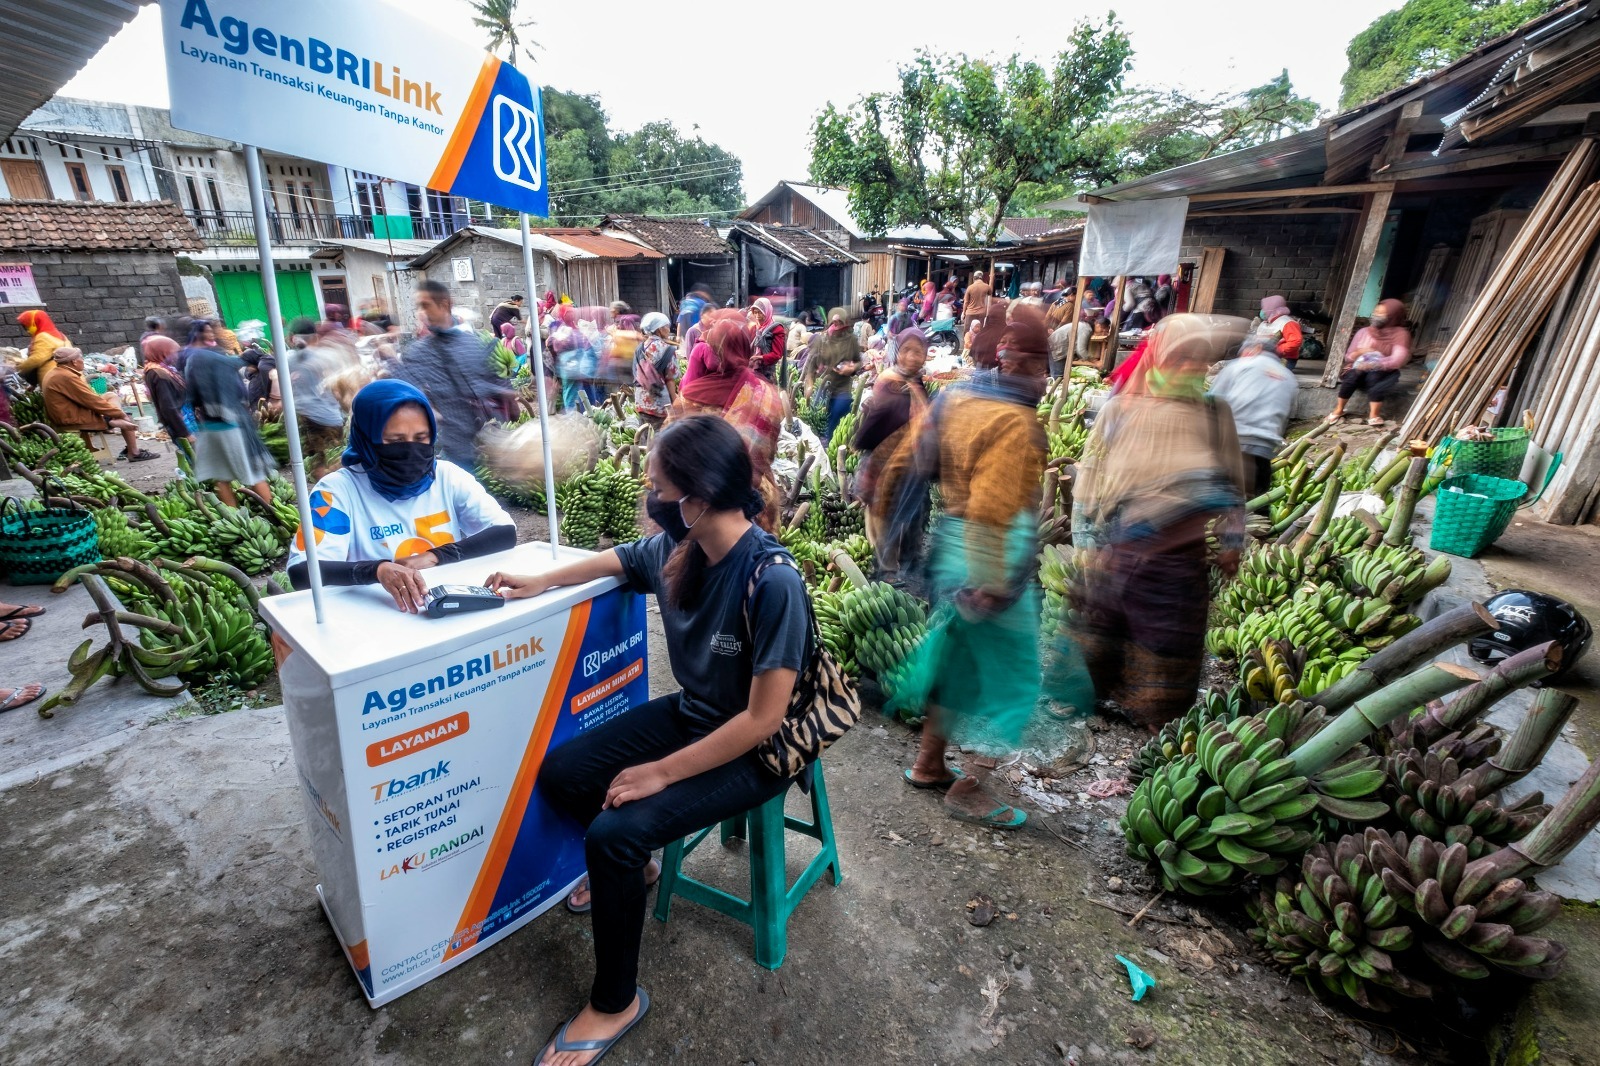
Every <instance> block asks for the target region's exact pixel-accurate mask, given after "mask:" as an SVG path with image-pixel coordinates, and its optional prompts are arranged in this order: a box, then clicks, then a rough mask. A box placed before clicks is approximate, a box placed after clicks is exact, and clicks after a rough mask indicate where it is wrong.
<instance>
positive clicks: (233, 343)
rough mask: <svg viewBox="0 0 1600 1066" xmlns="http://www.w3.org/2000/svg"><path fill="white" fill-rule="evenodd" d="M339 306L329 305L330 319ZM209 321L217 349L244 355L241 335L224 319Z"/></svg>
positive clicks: (211, 319) (231, 353)
mask: <svg viewBox="0 0 1600 1066" xmlns="http://www.w3.org/2000/svg"><path fill="white" fill-rule="evenodd" d="M338 306H339V305H338V304H329V305H328V311H329V317H332V312H333V309H334V308H336V307H338ZM341 310H342V308H341ZM345 317H346V320H348V318H349V314H348V313H346V316H345ZM207 321H208V322H210V323H211V332H212V335H213V336H215V337H216V338H217V347H218V348H221V349H222V350H223V351H224V352H226V353H227V354H229V355H243V354H244V344H243V342H241V341H240V340H239V335H238V334H237V333H235V332H234V331H233V330H231V329H229V328H228V327H227V326H226V325H224V324H223V321H222V319H220V318H216V317H212V318H210V319H207Z"/></svg>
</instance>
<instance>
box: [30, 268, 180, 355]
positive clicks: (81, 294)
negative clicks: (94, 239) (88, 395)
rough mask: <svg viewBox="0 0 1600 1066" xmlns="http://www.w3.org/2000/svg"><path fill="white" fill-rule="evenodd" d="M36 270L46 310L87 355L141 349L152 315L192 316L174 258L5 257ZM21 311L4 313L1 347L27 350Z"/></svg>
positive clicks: (34, 272)
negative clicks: (136, 346) (146, 322)
mask: <svg viewBox="0 0 1600 1066" xmlns="http://www.w3.org/2000/svg"><path fill="white" fill-rule="evenodd" d="M0 258H4V259H7V260H9V261H12V262H26V263H31V264H32V265H33V278H34V282H35V283H36V284H37V285H38V287H39V298H40V299H42V300H43V301H44V302H45V308H44V309H45V310H46V311H48V312H49V314H50V318H51V320H52V321H53V322H55V324H56V326H57V327H58V328H59V329H60V330H61V332H63V333H65V334H66V335H67V339H68V340H70V341H71V342H72V343H73V344H75V345H77V346H78V347H79V348H82V349H83V350H84V351H86V352H91V353H92V352H104V351H110V350H113V349H117V348H123V347H126V346H128V345H130V344H137V343H138V341H139V337H140V335H141V334H143V333H144V320H145V319H146V318H147V317H149V316H150V315H159V316H162V317H166V316H169V315H185V314H188V313H189V311H188V300H187V297H186V296H185V295H184V289H183V278H182V276H181V275H179V273H178V262H177V259H176V258H174V256H173V255H172V253H171V252H5V251H3V250H0ZM22 310H24V309H23V308H16V309H11V308H6V309H3V310H0V344H5V345H13V346H15V347H18V348H23V349H26V348H27V347H28V343H29V337H28V334H27V331H26V330H24V329H23V328H22V327H21V326H19V325H17V315H18V313H20V312H21V311H22Z"/></svg>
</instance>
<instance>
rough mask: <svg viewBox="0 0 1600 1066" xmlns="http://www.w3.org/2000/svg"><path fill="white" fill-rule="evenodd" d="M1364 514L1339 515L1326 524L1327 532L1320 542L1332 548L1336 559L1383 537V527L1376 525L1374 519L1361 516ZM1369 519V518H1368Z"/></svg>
mask: <svg viewBox="0 0 1600 1066" xmlns="http://www.w3.org/2000/svg"><path fill="white" fill-rule="evenodd" d="M1364 514H1365V512H1358V513H1356V514H1347V515H1341V516H1340V517H1338V518H1335V519H1333V520H1332V521H1330V522H1329V523H1328V529H1327V532H1325V533H1323V534H1322V542H1323V543H1326V544H1329V545H1331V546H1332V548H1333V554H1334V555H1335V556H1336V557H1343V556H1346V555H1349V554H1350V553H1352V552H1354V551H1356V550H1357V549H1358V548H1361V547H1362V546H1363V545H1367V544H1369V543H1370V544H1375V543H1376V540H1375V539H1374V538H1376V539H1377V540H1381V539H1382V537H1383V527H1382V526H1380V525H1378V522H1377V520H1376V519H1371V524H1368V520H1367V518H1363V517H1362V516H1363V515H1364ZM1368 518H1370V516H1368Z"/></svg>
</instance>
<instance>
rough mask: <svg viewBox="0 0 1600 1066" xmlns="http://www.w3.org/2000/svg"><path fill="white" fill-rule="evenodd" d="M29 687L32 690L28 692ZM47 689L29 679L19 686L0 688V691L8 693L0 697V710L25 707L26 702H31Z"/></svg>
mask: <svg viewBox="0 0 1600 1066" xmlns="http://www.w3.org/2000/svg"><path fill="white" fill-rule="evenodd" d="M29 689H32V690H33V691H32V692H31V693H29V692H28V690H29ZM48 691H49V689H47V688H45V687H44V686H43V685H41V684H39V683H38V682H37V681H30V682H28V683H27V684H26V685H23V686H21V687H20V688H14V689H0V692H6V693H8V695H6V696H5V697H4V698H3V699H0V711H10V710H15V709H16V708H18V707H26V706H27V705H28V704H30V703H32V702H33V701H34V700H36V699H38V698H39V697H40V696H43V695H44V694H45V693H46V692H48Z"/></svg>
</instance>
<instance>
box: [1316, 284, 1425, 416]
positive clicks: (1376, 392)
mask: <svg viewBox="0 0 1600 1066" xmlns="http://www.w3.org/2000/svg"><path fill="white" fill-rule="evenodd" d="M1405 321H1406V305H1405V304H1403V303H1401V302H1400V301H1399V300H1394V299H1390V300H1384V301H1382V302H1380V303H1379V304H1378V306H1377V308H1376V309H1374V310H1373V312H1372V318H1371V319H1370V320H1369V321H1368V324H1367V325H1365V326H1363V327H1362V328H1361V329H1360V330H1358V331H1357V332H1356V335H1355V336H1354V337H1352V338H1351V339H1350V347H1349V348H1348V349H1346V350H1345V353H1344V372H1343V373H1341V374H1340V375H1339V401H1338V403H1336V404H1335V405H1334V408H1333V413H1332V414H1330V415H1329V416H1328V417H1327V421H1329V422H1337V421H1339V420H1340V419H1342V418H1343V417H1344V407H1345V404H1347V403H1349V402H1350V397H1352V396H1354V395H1355V394H1356V393H1357V392H1364V393H1366V394H1367V425H1369V426H1381V425H1383V424H1384V423H1383V401H1384V400H1386V399H1388V398H1389V396H1390V394H1392V393H1393V392H1394V390H1395V386H1397V385H1399V384H1400V368H1401V367H1403V366H1405V365H1406V364H1407V363H1408V362H1410V361H1411V331H1410V330H1409V329H1407V328H1406V326H1405Z"/></svg>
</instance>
